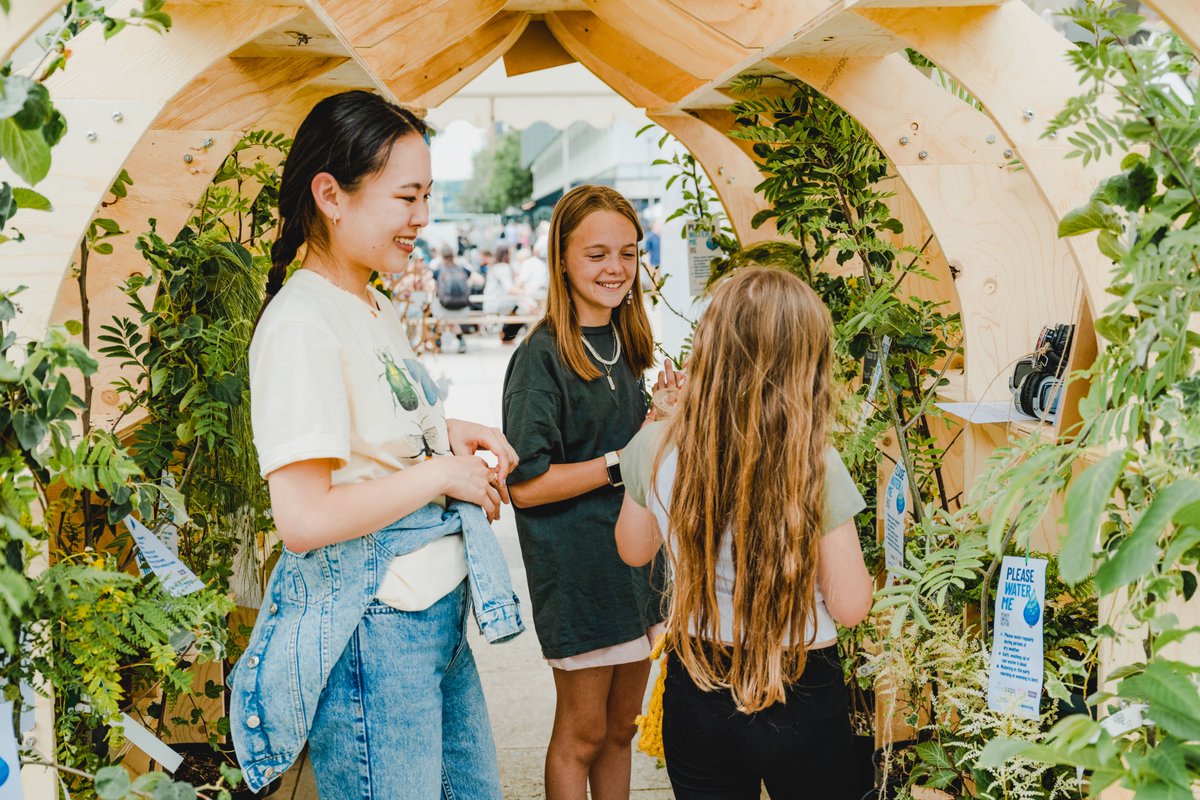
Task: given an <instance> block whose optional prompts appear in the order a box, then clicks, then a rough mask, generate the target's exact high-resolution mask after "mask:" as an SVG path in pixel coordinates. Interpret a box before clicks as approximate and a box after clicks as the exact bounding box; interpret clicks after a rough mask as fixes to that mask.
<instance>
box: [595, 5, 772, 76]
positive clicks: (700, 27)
mask: <svg viewBox="0 0 1200 800" xmlns="http://www.w3.org/2000/svg"><path fill="white" fill-rule="evenodd" d="M587 2H588V5H589V6H591V9H592V12H593V13H595V14H596V16H598V17H600V18H601V19H603V20H604V21H605V22H607V23H608V24H609V25H611V26H612V27H613V28H615V29H616V30H618V31H620V32H621V33H623V34H625V35H626V36H628V37H629V38H630V39H633V40H634V41H637V42H639V43H641V44H642V45H644V46H645V47H648V48H650V49H651V50H653V51H654V52H657V53H661V54H663V55H664V56H665V57H666V58H668V59H669V60H670V61H671V63H673V64H675V65H676V66H677V67H678V68H679V69H681V70H683V71H684V72H687V73H688V74H690V75H694V76H696V77H697V78H701V79H702V80H712V79H714V78H717V77H719V76H721V75H723V74H725V73H726V72H728V71H729V70H730V69H731V68H732V67H734V66H735V65H737V64H740V63H741V62H743V61H745V60H746V59H747V57H748V56H750V55H751V51H750V50H748V49H746V48H744V47H742V46H740V45H738V44H737V43H736V42H734V41H733V40H732V39H730V38H729V37H728V36H726V35H725V34H724V33H722V32H721V31H719V30H717V29H715V28H711V27H709V26H708V25H705V24H703V23H701V22H700V21H699V20H697V19H695V18H694V17H692V16H690V15H688V14H687V13H685V12H684V11H682V10H680V9H679V8H678V7H677V6H674V5H672V4H671V3H670V2H668V1H667V0H587Z"/></svg>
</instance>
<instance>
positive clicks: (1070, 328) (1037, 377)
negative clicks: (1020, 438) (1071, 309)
mask: <svg viewBox="0 0 1200 800" xmlns="http://www.w3.org/2000/svg"><path fill="white" fill-rule="evenodd" d="M1074 336H1075V326H1074V325H1055V326H1054V327H1045V328H1042V332H1041V334H1040V335H1039V336H1038V340H1037V347H1035V348H1034V351H1033V352H1032V353H1030V354H1029V355H1028V356H1026V357H1025V358H1022V359H1021V360H1020V361H1018V362H1017V365H1016V366H1015V367H1014V368H1013V374H1012V377H1010V378H1009V379H1008V388H1009V389H1010V390H1011V391H1012V394H1013V403H1014V404H1016V406H1017V408H1018V409H1020V410H1021V411H1023V412H1025V413H1026V414H1028V415H1030V416H1031V417H1037V418H1039V419H1054V418H1055V417H1056V416H1057V414H1058V401H1059V398H1060V397H1061V396H1062V388H1063V385H1064V384H1065V382H1066V375H1065V372H1066V368H1067V367H1066V361H1067V356H1068V355H1069V354H1070V352H1071V340H1072V339H1073V338H1074Z"/></svg>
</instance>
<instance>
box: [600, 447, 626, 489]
mask: <svg viewBox="0 0 1200 800" xmlns="http://www.w3.org/2000/svg"><path fill="white" fill-rule="evenodd" d="M604 471H605V472H607V473H608V485H609V486H623V485H624V481H622V480H621V456H620V454H618V453H617V451H616V450H610V451H608V452H607V453H605V454H604Z"/></svg>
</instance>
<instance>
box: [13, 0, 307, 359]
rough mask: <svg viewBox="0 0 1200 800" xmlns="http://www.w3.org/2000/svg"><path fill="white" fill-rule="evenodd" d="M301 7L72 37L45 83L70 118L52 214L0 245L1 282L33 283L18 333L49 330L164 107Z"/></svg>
mask: <svg viewBox="0 0 1200 800" xmlns="http://www.w3.org/2000/svg"><path fill="white" fill-rule="evenodd" d="M299 11H300V9H297V8H294V7H280V6H272V5H265V4H264V5H257V4H256V5H243V6H236V7H229V6H226V7H220V6H191V5H179V6H172V7H171V17H172V20H173V25H172V30H171V31H170V32H169V33H167V34H158V33H155V32H153V31H150V30H148V29H145V28H139V27H130V28H128V29H126V30H124V31H122V32H121V35H120V36H117V37H114V38H113V39H111V40H110V41H108V42H105V41H104V38H103V31H102V30H101V26H98V25H96V26H92V27H90V28H88V29H87V30H85V31H84V32H83V33H82V34H80V35H79V36H77V37H75V39H73V40H72V43H71V50H72V53H73V55H72V57H71V63H70V65H69V66H68V68H67V69H66V70H65V71H63V72H60V73H58V74H56V75H54V76H53V77H52V78H51V79H50V81H48V87H49V89H50V94H51V96H52V97H54V100H55V105H56V106H57V107H58V108H59V109H60V110H61V111H62V112H63V114H64V115H65V116H66V118H67V134H66V136H65V137H64V139H63V141H62V142H61V143H60V144H59V145H58V147H56V148H55V150H54V163H53V166H52V167H51V171H50V175H49V176H48V177H47V178H46V180H44V181H42V183H40V184H39V185H38V189H39V191H41V192H42V193H43V194H45V195H46V196H47V197H48V198H49V199H50V202H51V203H52V204H53V206H54V212H53V213H52V214H34V213H29V214H28V215H25V216H24V218H23V219H22V220H21V229H22V231H23V232H24V233H25V236H26V240H25V241H24V242H7V243H5V244H0V260H3V261H4V264H5V271H6V273H7V276H6V277H8V278H9V279H10V280H11V282H12V283H14V284H25V285H27V286H28V287H29V290H28V291H27V292H25V293H24V294H23V295H22V296H21V302H22V308H23V312H22V314H21V316H20V317H19V318H18V320H17V329H18V330H19V331H20V333H21V334H22V335H27V336H40V335H41V334H42V332H43V331H44V330H45V327H46V324H47V322H48V321H49V319H50V316H51V311H52V308H53V304H54V300H55V297H56V296H57V295H58V292H59V288H60V285H61V283H62V281H63V278H64V275H65V273H66V271H67V269H68V267H69V266H70V264H71V262H72V261H73V259H74V258H75V254H76V249H77V247H78V242H79V239H80V237H81V236H82V234H83V231H84V229H85V228H86V226H87V224H88V221H89V220H90V219H91V218H92V216H93V215H94V213H95V211H96V208H97V206H98V205H99V203H100V201H101V199H102V198H103V197H104V196H105V194H106V193H107V191H108V189H109V187H110V186H111V185H112V183H113V181H114V180H115V179H116V176H117V174H118V173H119V172H120V170H121V168H122V166H123V165H124V163H125V162H126V160H127V159H128V157H129V154H130V153H131V152H132V151H133V148H134V146H135V145H136V144H137V142H138V141H139V140H140V139H141V138H142V135H143V134H144V133H145V132H146V130H148V129H149V128H150V126H151V124H152V122H153V121H154V119H155V118H156V117H157V116H158V115H159V114H160V113H161V112H162V110H163V108H164V107H166V105H167V104H168V103H169V102H171V101H172V99H174V98H175V96H176V95H177V94H178V93H179V91H180V90H181V89H183V88H184V87H186V86H187V85H188V84H189V83H191V81H193V80H194V79H195V78H196V77H197V76H199V75H201V74H202V73H203V72H204V71H205V70H206V69H207V68H209V67H210V66H211V65H212V64H213V63H215V62H218V61H219V60H220V59H221V58H223V57H224V56H225V55H226V54H227V53H228V52H230V51H232V50H234V49H236V48H237V47H239V46H240V45H241V44H242V43H243V42H246V41H249V40H252V39H253V38H255V37H256V36H257V35H259V34H260V33H262V32H264V31H267V30H270V29H271V28H272V27H273V26H275V25H277V24H279V23H280V22H282V21H284V20H286V19H289V18H291V17H293V16H295V15H296V14H297V13H299ZM89 134H90V135H89ZM6 169H7V167H6V166H4V165H0V171H4V170H6Z"/></svg>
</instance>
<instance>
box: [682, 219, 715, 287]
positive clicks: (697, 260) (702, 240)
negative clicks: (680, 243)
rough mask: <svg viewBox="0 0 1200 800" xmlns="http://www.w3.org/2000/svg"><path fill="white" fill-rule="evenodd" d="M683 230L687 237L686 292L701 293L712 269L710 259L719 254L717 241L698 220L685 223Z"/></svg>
mask: <svg viewBox="0 0 1200 800" xmlns="http://www.w3.org/2000/svg"><path fill="white" fill-rule="evenodd" d="M683 230H684V235H685V236H686V237H687V259H688V261H687V264H688V293H689V294H692V295H698V294H703V293H704V287H705V286H707V285H708V275H709V273H710V272H711V271H712V261H713V259H714V258H716V257H717V256H718V255H719V253H717V243H716V242H714V241H713V238H712V236H711V235H710V234H709V232H708V231H707V230H706V229H705V228H703V227H701V225H700V224H699V223H698V222H695V221H692V222H688V223H685V224H684V226H683Z"/></svg>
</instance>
